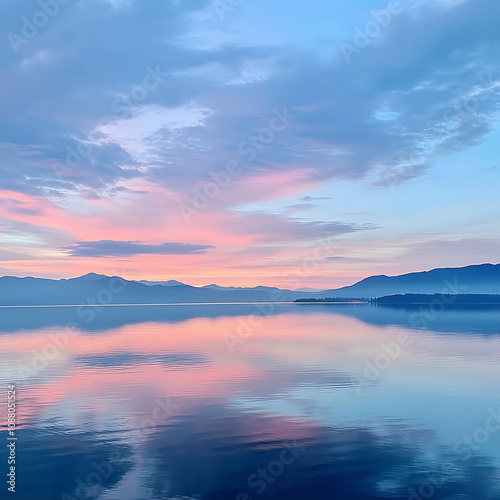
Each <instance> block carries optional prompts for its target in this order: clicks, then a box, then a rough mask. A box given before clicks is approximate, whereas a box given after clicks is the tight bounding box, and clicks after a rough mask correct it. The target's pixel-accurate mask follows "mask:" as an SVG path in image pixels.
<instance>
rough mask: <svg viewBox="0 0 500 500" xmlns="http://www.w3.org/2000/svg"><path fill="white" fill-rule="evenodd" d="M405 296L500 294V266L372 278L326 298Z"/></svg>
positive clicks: (445, 269) (326, 295)
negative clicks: (419, 294) (412, 294)
mask: <svg viewBox="0 0 500 500" xmlns="http://www.w3.org/2000/svg"><path fill="white" fill-rule="evenodd" d="M405 293H423V294H434V293H451V294H456V293H463V294H464V293H467V294H473V293H491V294H496V293H500V264H481V265H476V266H467V267H458V268H442V269H433V270H432V271H424V272H419V273H409V274H402V275H400V276H385V275H382V276H371V277H370V278H365V279H364V280H361V281H359V282H358V283H355V284H354V285H351V286H346V287H343V288H338V289H336V290H325V291H323V292H321V296H323V297H369V298H373V297H381V296H384V295H395V294H405Z"/></svg>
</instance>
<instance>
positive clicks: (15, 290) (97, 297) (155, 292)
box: [0, 274, 297, 306]
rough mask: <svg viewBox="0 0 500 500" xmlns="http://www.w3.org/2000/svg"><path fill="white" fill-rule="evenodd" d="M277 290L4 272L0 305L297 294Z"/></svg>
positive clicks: (239, 299)
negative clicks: (22, 274)
mask: <svg viewBox="0 0 500 500" xmlns="http://www.w3.org/2000/svg"><path fill="white" fill-rule="evenodd" d="M276 291H278V292H280V291H279V290H278V289H274V288H270V289H236V290H234V291H227V290H214V289H210V288H204V287H201V288H197V287H193V286H189V285H172V286H164V285H161V284H159V285H155V284H149V285H147V284H144V283H139V282H137V281H127V280H125V279H123V278H120V277H117V276H114V277H110V276H102V275H96V274H87V275H85V276H80V277H78V278H71V279H61V280H52V279H43V278H16V277H12V276H4V277H3V278H0V305H4V306H5V305H9V306H16V305H82V304H86V305H96V304H97V305H101V304H104V305H105V304H176V303H183V302H188V303H192V302H201V303H207V302H210V303H228V302H269V301H272V300H277V301H284V302H286V301H292V300H293V299H294V298H296V296H297V292H292V291H290V290H284V291H282V292H280V293H281V295H280V296H279V298H276V297H275V296H273V295H272V292H276Z"/></svg>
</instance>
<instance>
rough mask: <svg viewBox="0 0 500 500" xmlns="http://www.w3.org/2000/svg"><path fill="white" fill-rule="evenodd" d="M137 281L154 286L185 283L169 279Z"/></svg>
mask: <svg viewBox="0 0 500 500" xmlns="http://www.w3.org/2000/svg"><path fill="white" fill-rule="evenodd" d="M136 283H141V284H143V285H147V286H154V285H163V286H179V285H184V283H181V282H180V281H177V280H168V281H148V280H141V281H136Z"/></svg>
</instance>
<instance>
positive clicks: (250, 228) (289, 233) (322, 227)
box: [225, 213, 378, 243]
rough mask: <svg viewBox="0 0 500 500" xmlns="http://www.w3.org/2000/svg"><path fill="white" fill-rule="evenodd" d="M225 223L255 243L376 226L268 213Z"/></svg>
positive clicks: (325, 235)
mask: <svg viewBox="0 0 500 500" xmlns="http://www.w3.org/2000/svg"><path fill="white" fill-rule="evenodd" d="M225 225H226V227H227V229H229V230H230V231H231V232H232V233H233V234H243V235H249V236H252V239H253V241H254V242H255V243H262V242H265V243H280V242H281V243H283V242H287V241H295V242H298V241H314V240H317V239H320V238H334V237H336V236H341V235H344V234H350V233H356V232H359V231H367V230H372V229H378V226H375V225H373V224H369V223H367V224H354V223H350V222H341V221H323V220H308V219H301V218H297V217H290V216H282V215H276V214H269V213H254V214H238V215H237V216H235V217H233V218H232V219H229V220H226V221H225Z"/></svg>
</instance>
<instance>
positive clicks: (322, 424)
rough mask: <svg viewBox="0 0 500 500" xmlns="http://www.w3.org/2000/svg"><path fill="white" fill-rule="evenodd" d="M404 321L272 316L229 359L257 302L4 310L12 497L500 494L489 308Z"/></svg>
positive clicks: (243, 499)
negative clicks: (15, 396)
mask: <svg viewBox="0 0 500 500" xmlns="http://www.w3.org/2000/svg"><path fill="white" fill-rule="evenodd" d="M413 313H414V311H413V310H405V309H390V308H381V307H371V306H352V305H339V306H335V305H324V304H318V305H311V306H309V305H296V304H287V305H280V306H275V308H274V310H273V312H272V314H269V315H268V316H265V317H264V318H263V321H262V323H261V324H260V325H259V326H258V327H256V328H254V329H253V330H252V331H251V332H250V334H249V335H246V336H244V337H238V340H239V341H238V342H237V343H236V344H235V345H234V348H229V346H228V344H227V341H226V340H227V336H228V335H229V336H234V335H236V332H238V331H241V330H238V328H239V327H240V325H241V324H242V322H243V323H244V322H245V321H247V319H246V318H247V317H248V315H251V314H255V305H252V304H249V305H235V306H231V305H225V306H208V305H203V306H196V305H190V306H176V307H169V308H159V307H136V308H104V309H103V310H102V311H100V312H99V314H97V315H96V317H95V319H94V320H93V321H92V322H91V324H86V323H85V322H82V321H80V320H81V319H82V318H78V315H77V313H76V310H74V309H73V310H72V309H68V308H65V309H50V310H48V309H33V310H30V312H29V314H26V311H24V310H21V309H3V310H0V317H1V318H2V319H3V320H4V321H3V323H2V325H1V327H0V330H1V331H2V337H1V344H0V360H1V367H2V379H3V381H4V383H7V382H17V383H18V384H19V387H20V396H19V398H20V399H19V401H20V406H19V408H18V412H19V413H18V421H19V431H18V436H19V441H18V442H19V447H18V456H19V459H20V461H19V464H18V467H19V470H18V480H19V483H18V493H17V495H18V498H21V499H24V498H26V499H32V498H41V499H48V500H49V499H50V500H52V499H59V498H61V499H62V498H64V499H65V500H74V499H80V498H99V499H102V500H107V499H109V500H111V499H113V500H118V499H119V500H128V499H131V500H132V499H133V500H140V499H172V500H174V499H175V500H179V499H184V500H186V499H195V498H196V499H217V500H225V499H232V500H249V499H254V498H264V499H265V498H271V499H277V500H281V499H285V498H286V499H318V500H321V499H327V498H328V499H331V498H339V499H344V498H345V499H375V498H378V499H380V498H395V499H399V498H401V499H403V498H409V497H410V496H411V495H412V494H413V493H411V492H412V491H414V492H415V493H414V498H413V500H417V499H418V498H419V497H420V498H431V497H432V498H435V499H445V498H448V499H457V500H458V499H465V498H468V499H498V498H500V489H499V478H500V476H499V471H500V451H499V449H500V448H499V444H500V425H499V431H498V432H497V431H496V430H493V429H494V427H495V425H494V424H495V420H494V417H492V419H493V420H491V422H489V423H490V424H491V425H490V427H491V429H490V430H489V431H485V425H486V422H487V419H488V418H489V417H491V416H492V415H493V416H494V415H496V414H498V411H499V408H500V397H499V395H498V379H499V375H500V367H499V365H498V360H499V356H500V339H499V337H498V336H497V334H498V325H499V322H498V319H499V317H498V314H499V310H498V309H487V310H484V309H467V310H464V309H450V310H446V311H441V312H440V314H439V315H437V316H436V318H435V319H434V320H433V321H432V322H429V325H428V327H427V328H413V327H411V324H410V320H409V317H410V315H411V314H413ZM68 322H75V323H76V327H75V328H73V329H72V334H71V336H68V337H64V332H65V328H66V325H67V324H68ZM401 333H405V334H407V335H408V336H409V338H410V339H411V341H410V342H409V343H408V344H407V345H404V346H402V347H401V346H400V347H401V349H400V352H399V353H398V355H397V356H393V357H391V356H388V359H389V363H388V365H387V366H386V367H384V368H383V369H382V368H381V369H379V370H378V371H379V373H378V375H377V376H376V377H369V378H367V376H366V373H367V366H368V364H369V363H372V364H373V363H376V362H377V359H379V360H380V359H382V358H381V357H380V356H381V355H382V354H383V353H386V352H389V351H386V350H384V349H385V348H384V346H393V347H392V348H393V349H394V342H396V339H398V338H399V336H400V335H401ZM443 333H446V335H443ZM57 339H59V344H58V345H59V346H58V347H57V349H55V350H54V349H52V350H50V349H47V346H48V345H51V344H54V343H55V344H54V345H56V344H57V342H56V340H57ZM392 352H394V351H392ZM49 354H50V356H49ZM495 412H496V413H495ZM498 420H499V422H498V423H499V424H500V415H499V416H498ZM485 432H486V433H487V434H486V433H485ZM464 437H465V438H468V439H469V441H468V443H469V444H466V443H467V441H464ZM1 439H5V426H3V427H2V436H1ZM4 442H5V441H4ZM41 456H43V459H41V458H40V457H41ZM443 464H447V467H445V468H443V467H442V466H443ZM426 485H427V486H426ZM431 490H432V494H431V496H430V497H426V496H425V495H426V494H429V492H430V491H431Z"/></svg>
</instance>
